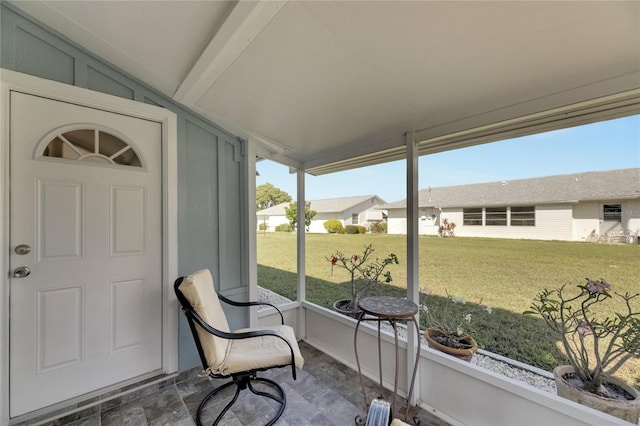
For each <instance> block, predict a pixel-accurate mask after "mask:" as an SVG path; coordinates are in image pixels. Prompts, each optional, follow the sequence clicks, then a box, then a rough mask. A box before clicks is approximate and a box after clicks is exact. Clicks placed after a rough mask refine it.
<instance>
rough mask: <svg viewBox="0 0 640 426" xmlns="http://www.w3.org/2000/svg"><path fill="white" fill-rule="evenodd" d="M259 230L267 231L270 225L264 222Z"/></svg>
mask: <svg viewBox="0 0 640 426" xmlns="http://www.w3.org/2000/svg"><path fill="white" fill-rule="evenodd" d="M258 229H259V230H261V231H266V230H267V229H269V225H267V224H266V223H264V222H262V223H261V224H260V225H259V226H258Z"/></svg>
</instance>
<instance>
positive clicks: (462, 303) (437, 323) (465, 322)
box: [420, 291, 491, 361]
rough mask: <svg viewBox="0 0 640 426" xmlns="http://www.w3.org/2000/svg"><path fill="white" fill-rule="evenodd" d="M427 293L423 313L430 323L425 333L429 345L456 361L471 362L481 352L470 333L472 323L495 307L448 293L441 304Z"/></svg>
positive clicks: (422, 305)
mask: <svg viewBox="0 0 640 426" xmlns="http://www.w3.org/2000/svg"><path fill="white" fill-rule="evenodd" d="M425 294H426V296H425V297H424V299H423V303H421V304H420V310H421V311H422V312H423V314H424V318H425V320H426V324H427V328H426V329H425V332H424V337H425V339H426V340H427V345H428V346H429V347H430V348H432V349H437V350H439V351H441V352H445V353H447V354H449V355H452V356H455V357H456V358H459V359H462V360H465V361H471V358H472V357H473V354H474V353H476V351H477V350H478V344H477V343H476V341H475V339H474V338H473V337H472V336H471V334H470V325H471V322H472V321H473V319H474V318H475V317H476V316H478V315H484V314H487V313H491V307H489V306H486V305H482V304H481V303H482V301H480V303H478V304H475V303H469V304H467V302H466V300H465V299H464V298H462V297H458V296H452V295H450V294H449V293H448V292H447V296H446V297H445V298H442V299H443V300H442V302H441V303H439V304H438V303H436V299H435V298H436V296H432V295H431V294H430V293H428V291H425ZM437 305H439V306H437Z"/></svg>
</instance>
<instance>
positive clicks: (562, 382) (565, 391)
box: [553, 365, 640, 424]
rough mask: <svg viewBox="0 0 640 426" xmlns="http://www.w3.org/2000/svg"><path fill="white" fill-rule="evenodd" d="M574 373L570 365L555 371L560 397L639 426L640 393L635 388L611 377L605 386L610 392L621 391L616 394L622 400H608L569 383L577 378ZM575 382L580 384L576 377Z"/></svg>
mask: <svg viewBox="0 0 640 426" xmlns="http://www.w3.org/2000/svg"><path fill="white" fill-rule="evenodd" d="M573 371H574V370H573V367H572V366H570V365H561V366H558V367H556V368H555V369H554V370H553V378H554V380H555V382H556V388H557V389H558V395H559V396H561V397H563V398H567V399H569V400H571V401H574V402H577V403H579V404H582V405H586V406H587V407H591V408H594V409H596V410H599V411H602V412H603V413H607V414H610V415H612V416H616V417H619V418H621V419H623V420H626V421H628V422H631V423H633V424H638V418H639V417H640V393H639V392H638V391H637V390H635V388H634V387H633V386H630V385H628V384H627V383H626V382H624V381H623V380H620V379H618V378H616V377H609V378H607V379H606V381H605V383H604V385H605V386H606V387H607V389H609V390H610V391H619V392H616V393H618V394H619V395H620V399H615V398H606V397H604V396H600V395H597V394H594V393H591V392H587V391H585V390H583V389H581V388H580V387H577V386H575V385H574V384H572V383H569V381H567V378H569V379H570V378H571V376H574V377H575V375H574V373H573ZM574 381H576V382H579V379H578V378H577V377H576V378H575V379H574ZM620 390H621V391H620ZM627 398H632V399H627Z"/></svg>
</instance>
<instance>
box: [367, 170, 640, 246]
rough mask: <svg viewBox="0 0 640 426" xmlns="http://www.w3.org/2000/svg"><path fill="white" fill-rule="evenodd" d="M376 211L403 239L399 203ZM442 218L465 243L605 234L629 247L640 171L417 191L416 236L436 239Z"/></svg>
mask: <svg viewBox="0 0 640 426" xmlns="http://www.w3.org/2000/svg"><path fill="white" fill-rule="evenodd" d="M380 208H382V209H386V210H387V211H388V216H389V217H388V223H387V227H388V228H387V229H388V233H390V234H404V233H406V229H407V220H406V201H405V200H402V201H398V202H395V203H391V204H386V205H383V206H380ZM445 218H446V219H448V220H449V221H450V222H454V223H455V224H456V228H455V235H457V236H465V237H495V238H527V239H539V240H565V241H592V240H595V239H597V238H598V237H601V236H604V235H605V234H607V233H609V234H617V235H620V236H622V235H624V236H626V240H627V241H633V236H637V235H638V234H639V232H640V168H634V169H624V170H611V171H605V172H587V173H577V174H569V175H559V176H547V177H539V178H533V179H518V180H511V181H502V182H490V183H479V184H472V185H459V186H448V187H440V188H429V189H423V190H421V191H420V194H419V233H420V234H421V235H437V233H438V226H439V225H440V224H441V223H442V221H443V220H444V219H445ZM623 239H624V238H623Z"/></svg>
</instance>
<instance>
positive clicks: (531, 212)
mask: <svg viewBox="0 0 640 426" xmlns="http://www.w3.org/2000/svg"><path fill="white" fill-rule="evenodd" d="M510 223H511V226H536V208H535V207H534V206H519V207H511V222H510Z"/></svg>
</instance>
